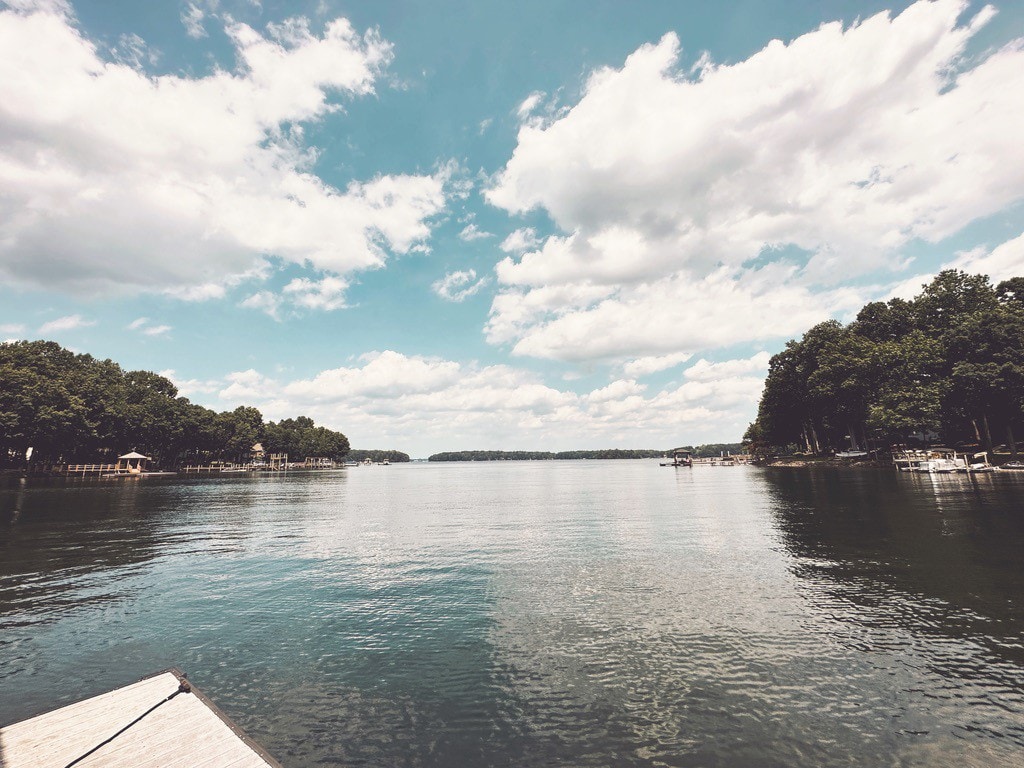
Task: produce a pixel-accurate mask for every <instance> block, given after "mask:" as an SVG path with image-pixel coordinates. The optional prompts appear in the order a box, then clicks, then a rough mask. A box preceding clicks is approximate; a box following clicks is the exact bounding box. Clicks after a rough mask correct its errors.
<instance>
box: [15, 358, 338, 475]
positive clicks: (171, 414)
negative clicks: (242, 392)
mask: <svg viewBox="0 0 1024 768" xmlns="http://www.w3.org/2000/svg"><path fill="white" fill-rule="evenodd" d="M256 443H262V445H263V448H264V449H265V450H266V452H267V453H287V454H288V455H289V458H291V459H292V460H293V461H294V460H301V459H302V458H304V457H306V456H325V457H329V458H332V459H341V458H343V457H344V456H345V455H346V454H347V453H348V452H349V443H348V438H346V437H345V435H343V434H342V433H341V432H336V431H334V430H330V429H327V428H325V427H318V426H316V425H315V424H314V423H313V420H312V419H309V418H307V417H304V416H300V417H298V418H295V419H284V420H282V421H280V422H277V423H274V422H269V423H267V422H264V420H263V415H262V414H261V413H260V412H259V410H257V409H256V408H251V407H245V406H241V407H238V408H236V409H234V410H233V411H224V412H221V413H218V412H216V411H213V410H210V409H209V408H204V407H203V406H201V405H196V404H195V403H191V402H189V400H188V398H185V397H180V396H178V390H177V387H175V386H174V384H173V383H172V382H171V381H170V380H169V379H167V378H165V377H163V376H160V375H158V374H155V373H152V372H150V371H125V370H124V369H122V368H121V366H119V365H118V364H117V363H115V362H113V361H111V360H98V359H96V358H94V357H92V356H91V355H85V354H75V353H74V352H71V351H70V350H68V349H65V348H64V347H62V346H60V345H59V344H57V343H55V342H52V341H15V342H7V343H3V344H0V466H2V465H7V466H18V465H20V464H21V463H22V462H23V461H24V457H25V452H26V450H27V449H28V448H29V447H31V448H32V449H33V453H32V461H33V463H36V462H40V463H43V464H46V463H60V462H79V463H86V462H96V461H101V460H110V459H112V458H113V457H115V456H117V455H118V454H121V453H124V452H126V451H129V450H138V451H141V452H142V453H144V454H146V455H148V456H151V457H153V458H154V459H156V460H157V461H158V462H159V463H161V464H163V465H164V466H174V465H181V464H188V463H205V462H207V461H210V460H226V461H246V460H248V458H249V457H250V452H251V449H252V447H253V445H255V444H256Z"/></svg>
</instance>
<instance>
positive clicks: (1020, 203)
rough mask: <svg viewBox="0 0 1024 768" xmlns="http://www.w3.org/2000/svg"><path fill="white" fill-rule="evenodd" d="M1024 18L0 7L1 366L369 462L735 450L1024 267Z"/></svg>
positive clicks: (843, 9) (879, 10)
mask: <svg viewBox="0 0 1024 768" xmlns="http://www.w3.org/2000/svg"><path fill="white" fill-rule="evenodd" d="M1022 94H1024V3H1021V2H1019V0H1013V2H1002V3H997V4H995V5H984V4H981V3H975V2H961V1H959V0H935V1H934V2H916V3H906V2H900V3H894V2H888V3H886V2H874V1H873V0H872V1H868V2H854V1H852V0H850V1H846V0H836V1H834V2H828V3H821V2H814V1H813V0H800V1H798V2H794V1H793V0H767V1H765V0H756V1H755V0H749V1H743V2H741V1H735V2H721V3H680V2H673V1H666V2H654V1H651V2H635V3H622V2H612V1H600V0H595V1H594V2H588V3H580V2H573V1H571V0H541V1H535V0H520V1H519V2H516V3H507V2H483V1H482V0H476V1H474V0H432V2H429V3H426V2H414V1H413V0H408V1H407V2H405V1H400V0H379V1H378V2H372V3H371V2H355V1H354V0H353V1H348V0H292V1H291V2H275V1H273V0H262V2H261V0H186V1H185V2H181V1H179V0H153V1H152V2H146V3H139V2H135V1H134V0H102V1H96V2H86V1H85V0H78V1H77V2H74V1H73V2H64V1H63V0H6V2H5V1H4V0H0V341H2V340H13V339H50V340H54V341H57V342H59V343H61V344H63V345H64V346H66V347H68V348H71V349H73V350H75V351H77V352H84V353H89V354H91V355H93V356H95V357H98V358H111V359H113V360H115V361H117V362H118V363H120V364H121V365H122V366H123V367H125V368H126V369H130V370H135V369H145V370H152V371H157V372H160V373H162V374H164V375H165V376H167V377H168V378H170V379H171V380H172V381H174V382H175V384H176V385H177V386H178V388H179V391H180V393H181V394H182V395H184V396H186V397H188V398H189V399H191V400H192V401H193V402H197V403H201V404H203V405H206V406H209V407H211V408H215V409H218V410H224V409H232V408H235V407H237V406H238V405H253V406H256V407H257V408H259V409H260V410H261V411H262V412H263V414H264V416H265V417H266V418H267V419H271V420H277V419H280V418H285V417H289V416H298V415H307V416H310V417H312V418H313V419H315V420H316V421H317V423H320V424H324V425H326V426H328V427H331V428H334V429H339V430H341V431H343V432H344V433H345V434H346V435H348V437H349V439H350V441H351V443H352V445H353V446H354V447H357V448H392V449H397V450H402V451H405V452H407V453H409V454H411V455H412V456H413V457H425V456H427V455H429V454H431V453H435V452H439V451H446V450H460V449H494V450H500V449H504V450H552V451H557V450H568V449H586V448H667V447H672V446H676V445H686V444H699V443H707V442H732V441H738V440H739V439H740V437H741V436H742V434H743V432H744V430H745V429H746V426H747V425H748V423H749V422H750V421H751V420H752V419H753V417H754V415H755V413H756V409H757V401H758V398H759V395H760V392H761V387H762V384H763V381H764V376H765V373H766V371H767V368H768V361H769V359H770V357H771V355H773V354H774V353H776V352H778V351H779V350H780V349H782V347H783V346H784V345H785V342H786V340H788V339H790V338H793V337H798V336H799V335H800V334H802V333H803V332H804V331H805V330H807V329H808V328H809V327H810V326H811V325H813V324H815V323H817V322H820V321H823V320H826V319H829V318H836V319H838V320H840V321H843V322H848V321H850V320H851V319H852V318H853V317H854V316H855V315H856V312H857V310H858V309H859V308H860V307H861V306H862V305H863V304H865V303H866V302H868V301H874V300H879V299H887V298H890V297H893V296H904V297H911V296H913V295H915V294H916V293H917V292H918V291H919V290H920V287H921V285H922V284H924V283H925V282H927V281H928V280H929V279H930V277H931V276H932V275H934V274H935V273H936V272H937V271H938V270H940V269H944V268H950V267H955V268H959V269H964V270H966V271H969V272H978V273H983V274H987V275H989V276H990V277H991V278H992V279H993V281H998V280H1002V279H1005V278H1007V277H1010V276H1014V275H1021V274H1024V141H1022V140H1021V136H1024V98H1022Z"/></svg>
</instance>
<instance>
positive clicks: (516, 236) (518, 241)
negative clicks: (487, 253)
mask: <svg viewBox="0 0 1024 768" xmlns="http://www.w3.org/2000/svg"><path fill="white" fill-rule="evenodd" d="M538 245H540V239H539V238H538V237H537V230H535V229H534V228H533V227H522V228H520V229H517V230H515V231H514V232H511V233H510V234H509V236H508V237H506V238H505V239H504V240H502V241H501V245H499V246H498V247H499V248H501V250H503V251H504V252H505V253H523V252H524V251H529V250H532V249H534V248H536V247H537V246H538Z"/></svg>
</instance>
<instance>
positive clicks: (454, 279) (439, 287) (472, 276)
mask: <svg viewBox="0 0 1024 768" xmlns="http://www.w3.org/2000/svg"><path fill="white" fill-rule="evenodd" d="M486 284H487V278H480V279H479V280H477V279H476V270H475V269H467V270H463V271H458V272H449V273H448V274H446V275H445V276H444V277H442V278H441V279H440V280H438V281H436V282H435V283H434V284H433V285H432V286H431V288H432V289H433V291H434V293H436V294H437V295H438V296H440V297H441V298H442V299H444V300H445V301H454V302H456V303H458V302H460V301H465V300H466V299H468V298H469V297H470V296H472V295H473V294H474V293H476V292H477V291H479V290H480V289H481V288H483V287H484V285H486Z"/></svg>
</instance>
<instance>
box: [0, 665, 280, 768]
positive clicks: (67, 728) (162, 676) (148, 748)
mask: <svg viewBox="0 0 1024 768" xmlns="http://www.w3.org/2000/svg"><path fill="white" fill-rule="evenodd" d="M140 716H141V717H140ZM126 726H128V727H126ZM111 737H113V738H111ZM72 765H74V766H81V768H98V767H99V766H104V768H121V767H122V766H124V767H125V768H127V767H128V766H133V767H134V768H147V766H149V767H152V768H157V767H158V766H159V767H162V768H204V766H209V767H210V768H213V767H214V766H217V767H218V768H220V767H223V768H229V767H230V768H267V766H271V768H281V767H280V764H279V763H278V762H277V761H276V760H274V758H272V757H271V756H270V755H268V754H267V753H266V752H264V751H263V749H262V748H261V747H260V746H259V745H258V744H256V743H255V742H254V741H253V740H252V739H250V738H249V737H248V736H246V735H245V733H243V732H242V730H241V729H240V728H239V727H238V726H237V725H235V724H234V723H233V722H231V720H230V719H229V718H228V717H227V716H226V715H225V714H224V713H222V712H221V711H220V710H219V709H217V707H216V706H214V704H213V702H211V701H210V700H209V699H207V698H206V697H205V696H204V695H203V694H202V693H200V692H199V691H197V690H196V689H195V688H193V687H192V686H191V684H190V683H189V681H187V680H185V678H184V676H183V675H182V674H181V673H180V672H179V671H178V670H175V669H171V670H167V671H165V672H159V673H157V674H155V675H153V676H152V677H147V678H145V679H143V680H140V681H139V682H137V683H133V684H131V685H127V686H125V687H124V688H118V689H117V690H115V691H110V692H108V693H104V694H100V695H99V696H94V697H93V698H91V699H86V700H85V701H80V702H78V703H77V704H70V705H68V706H66V707H62V708H60V709H56V710H54V711H52V712H47V713H46V714H43V715H39V716H37V717H33V718H30V719H28V720H23V721H22V722H20V723H15V724H13V725H8V726H6V727H4V728H0V766H2V767H3V768H43V766H47V767H48V768H53V767H56V768H61V767H62V766H63V767H64V768H69V767H70V766H72Z"/></svg>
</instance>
